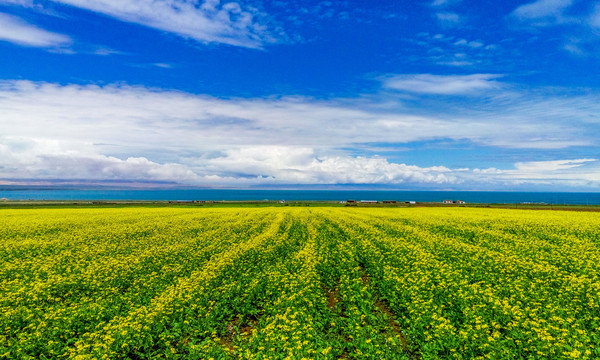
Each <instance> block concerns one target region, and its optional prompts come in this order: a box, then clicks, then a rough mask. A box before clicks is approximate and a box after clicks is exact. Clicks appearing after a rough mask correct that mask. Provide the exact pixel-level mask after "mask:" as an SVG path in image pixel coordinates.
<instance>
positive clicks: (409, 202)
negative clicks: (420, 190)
mask: <svg viewBox="0 0 600 360" xmlns="http://www.w3.org/2000/svg"><path fill="white" fill-rule="evenodd" d="M404 203H405V204H411V205H414V204H416V203H417V202H416V201H405V202H404Z"/></svg>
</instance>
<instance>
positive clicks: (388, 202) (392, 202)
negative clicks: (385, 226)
mask: <svg viewBox="0 0 600 360" xmlns="http://www.w3.org/2000/svg"><path fill="white" fill-rule="evenodd" d="M383 203H384V204H395V203H397V201H396V200H383Z"/></svg>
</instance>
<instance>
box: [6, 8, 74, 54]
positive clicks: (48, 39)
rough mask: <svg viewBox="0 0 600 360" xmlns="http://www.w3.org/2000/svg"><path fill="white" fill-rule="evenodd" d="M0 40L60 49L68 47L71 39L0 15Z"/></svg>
mask: <svg viewBox="0 0 600 360" xmlns="http://www.w3.org/2000/svg"><path fill="white" fill-rule="evenodd" d="M0 40H3V41H8V42H11V43H14V44H17V45H22V46H31V47H42V48H48V47H60V46H65V45H69V44H70V43H71V39H70V38H69V37H68V36H66V35H62V34H57V33H53V32H50V31H46V30H44V29H40V28H38V27H35V26H33V25H31V24H28V23H26V22H25V21H23V20H22V19H20V18H18V17H15V16H11V15H7V14H3V13H0Z"/></svg>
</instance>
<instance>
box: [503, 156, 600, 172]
mask: <svg viewBox="0 0 600 360" xmlns="http://www.w3.org/2000/svg"><path fill="white" fill-rule="evenodd" d="M595 161H597V159H575V160H553V161H529V162H518V163H516V164H515V167H516V168H517V170H518V171H523V172H533V173H546V172H555V171H562V170H570V169H574V168H578V167H580V166H582V165H584V164H585V163H589V162H595Z"/></svg>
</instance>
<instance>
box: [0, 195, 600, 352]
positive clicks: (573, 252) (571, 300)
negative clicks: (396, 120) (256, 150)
mask: <svg viewBox="0 0 600 360" xmlns="http://www.w3.org/2000/svg"><path fill="white" fill-rule="evenodd" d="M0 224H1V226H0V358H7V359H13V358H15V359H16V358H19V359H37V358H74V359H119V358H122V359H127V358H144V359H154V358H158V359H161V358H164V359H210V358H213V359H339V358H348V359H351V358H354V359H411V358H422V359H438V358H451V359H513V358H527V359H548V358H551V359H568V358H582V359H595V358H600V217H599V216H598V215H596V214H594V213H584V212H566V211H565V212H563V211H528V210H499V209H473V208H395V209H391V208H379V209H378V208H329V207H310V208H295V207H285V208H282V207H273V208H151V207H126V208H80V209H68V208H56V209H1V210H0Z"/></svg>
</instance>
